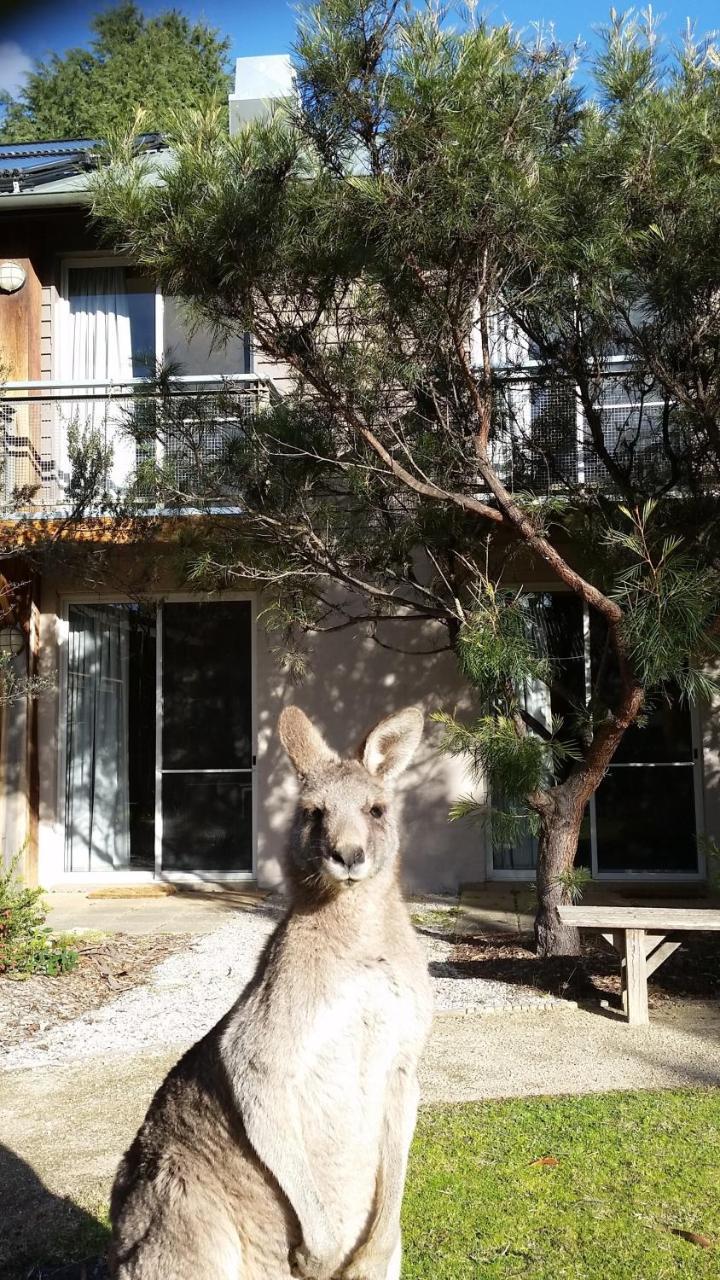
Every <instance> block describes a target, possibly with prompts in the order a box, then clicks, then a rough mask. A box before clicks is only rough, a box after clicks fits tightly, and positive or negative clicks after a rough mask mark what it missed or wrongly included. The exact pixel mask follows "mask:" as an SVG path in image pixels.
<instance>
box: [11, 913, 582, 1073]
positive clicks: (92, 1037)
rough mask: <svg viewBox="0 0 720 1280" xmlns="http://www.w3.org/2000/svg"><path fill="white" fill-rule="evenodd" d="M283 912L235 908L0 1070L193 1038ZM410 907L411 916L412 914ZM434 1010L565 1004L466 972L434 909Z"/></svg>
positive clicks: (221, 1005)
mask: <svg viewBox="0 0 720 1280" xmlns="http://www.w3.org/2000/svg"><path fill="white" fill-rule="evenodd" d="M280 914H281V908H280V907H273V906H268V905H264V906H263V907H261V908H257V909H255V910H251V911H247V912H238V913H237V915H235V916H233V917H232V919H231V920H230V922H229V923H228V924H225V925H223V926H222V927H221V928H218V929H215V930H214V931H213V932H212V933H209V934H206V935H205V936H204V937H201V938H199V939H198V940H197V941H195V942H193V943H192V944H191V945H190V946H188V948H187V949H186V950H183V951H182V952H180V953H178V954H177V955H174V956H172V957H170V959H168V960H166V961H164V962H163V963H162V964H160V965H158V967H157V968H156V969H155V970H153V972H152V973H151V975H150V978H149V980H148V981H147V982H146V983H144V984H143V985H141V986H137V987H134V988H133V989H132V990H131V991H127V992H125V993H124V994H123V995H122V996H120V997H119V998H118V999H117V1000H114V1001H112V1002H111V1003H108V1004H105V1005H103V1006H102V1007H101V1008H99V1009H95V1010H93V1011H92V1012H90V1013H87V1014H84V1015H83V1016H82V1017H79V1018H75V1019H73V1020H72V1021H68V1022H64V1023H62V1024H60V1025H57V1026H54V1027H53V1028H52V1029H50V1030H48V1031H45V1032H40V1033H38V1034H36V1035H33V1036H30V1037H29V1038H28V1039H27V1040H25V1041H23V1042H22V1043H21V1044H18V1045H15V1046H12V1047H9V1048H6V1049H5V1050H4V1051H1V1050H0V1071H13V1070H16V1069H18V1068H22V1067H38V1066H56V1065H59V1064H62V1063H70V1062H74V1061H79V1060H85V1059H89V1058H96V1057H102V1056H105V1055H108V1054H112V1053H122V1054H134V1053H145V1052H147V1053H158V1052H162V1051H163V1050H165V1049H169V1048H174V1047H175V1046H183V1045H189V1044H192V1043H194V1041H195V1040H197V1039H199V1037H200V1036H202V1035H204V1034H205V1032H206V1031H208V1030H209V1029H210V1027H212V1026H213V1025H214V1023H216V1022H217V1021H218V1019H219V1018H221V1017H222V1015H223V1014H224V1013H225V1012H226V1010H227V1009H228V1008H229V1007H230V1005H231V1004H232V1003H233V1002H234V1000H235V999H236V998H237V996H238V994H239V992H240V991H241V990H242V988H243V987H244V986H245V984H246V983H247V981H248V980H249V978H250V977H251V976H252V973H253V971H254V968H255V964H256V961H257V957H258V955H259V953H260V951H261V949H262V947H263V944H264V942H265V940H266V938H267V937H268V935H269V934H270V933H271V932H272V930H273V928H274V927H275V924H276V922H277V920H278V918H279V916H280ZM417 914H418V913H416V918H417ZM419 915H420V920H419V926H420V937H421V940H422V942H423V944H424V946H425V949H426V952H427V957H428V965H429V969H430V975H431V978H432V983H433V988H434V992H435V1007H436V1010H437V1011H438V1012H466V1013H483V1012H502V1011H513V1012H518V1011H522V1010H524V1011H528V1012H531V1011H538V1010H542V1009H547V1008H551V1007H557V1006H560V1007H562V1008H567V1007H568V1002H567V1001H561V1000H556V999H555V998H554V997H552V996H542V995H534V994H532V993H524V992H522V991H521V990H519V989H518V988H517V987H515V986H512V985H510V984H509V983H505V982H490V981H488V980H487V979H484V978H464V977H461V976H459V975H458V974H457V971H456V970H454V968H453V966H452V964H451V963H450V962H449V957H450V954H451V952H452V949H453V941H452V938H451V936H450V935H449V933H448V930H447V928H444V927H443V925H442V923H440V924H439V923H438V913H437V912H433V919H432V921H431V922H428V923H425V922H424V921H423V920H422V912H420V913H419Z"/></svg>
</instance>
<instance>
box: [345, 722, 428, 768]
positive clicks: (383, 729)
mask: <svg viewBox="0 0 720 1280" xmlns="http://www.w3.org/2000/svg"><path fill="white" fill-rule="evenodd" d="M422 731H423V713H422V711H421V710H420V708H419V707H405V710H404V711H396V712H394V714H393V715H391V716H386V717H385V719H384V720H381V721H380V723H379V724H376V725H375V728H374V729H371V730H370V732H369V734H368V736H367V738H366V739H365V741H364V742H363V743H362V744H361V746H360V759H361V760H362V762H363V764H364V765H365V768H366V769H367V771H368V773H372V774H373V775H374V776H375V777H378V778H387V779H388V781H390V782H391V781H393V779H395V778H397V777H399V775H400V774H401V773H402V772H403V770H405V769H407V767H408V765H409V763H410V761H411V760H412V758H413V756H414V755H415V752H416V751H417V748H418V744H419V742H420V739H421V737H422Z"/></svg>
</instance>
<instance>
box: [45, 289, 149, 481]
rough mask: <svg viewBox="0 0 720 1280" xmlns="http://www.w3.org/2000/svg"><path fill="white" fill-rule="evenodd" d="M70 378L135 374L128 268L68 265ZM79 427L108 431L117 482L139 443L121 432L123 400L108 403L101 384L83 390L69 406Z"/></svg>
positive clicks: (126, 378)
mask: <svg viewBox="0 0 720 1280" xmlns="http://www.w3.org/2000/svg"><path fill="white" fill-rule="evenodd" d="M69 280H70V288H69V295H70V296H69V302H70V327H69V334H68V349H69V355H70V359H69V365H70V367H69V369H68V371H67V376H68V380H69V381H70V382H87V381H90V380H93V379H95V380H101V381H104V382H112V383H115V384H123V383H128V382H130V380H131V379H132V376H133V358H132V357H133V353H132V335H131V327H130V307H129V300H128V294H127V289H126V287H125V268H124V267H120V266H118V267H87V268H85V267H83V268H72V269H71V270H70V276H69ZM71 414H72V417H73V418H74V420H75V421H76V422H77V423H78V425H79V426H80V428H81V429H82V428H84V429H86V430H88V429H91V430H93V431H96V432H101V433H102V434H103V435H104V442H105V444H106V446H107V445H110V444H111V445H112V449H113V462H112V476H111V479H112V482H113V486H114V487H115V488H117V487H119V486H120V485H121V484H122V483H123V482H124V481H125V480H126V479H127V477H128V475H129V473H130V472H131V470H132V469H133V467H134V465H135V446H134V442H133V441H132V440H131V439H130V437H129V435H128V434H127V433H125V432H123V431H122V429H121V428H122V421H123V412H122V403H121V402H120V403H118V402H115V403H113V402H108V400H107V398H106V397H105V395H104V393H103V391H102V389H101V388H100V389H98V392H97V393H96V395H95V396H93V394H92V392H90V391H88V392H87V393H85V395H84V396H83V398H82V399H78V400H77V401H76V402H74V403H73V405H72V406H71ZM60 456H61V467H60V471H61V479H63V480H67V479H68V477H69V473H70V468H69V459H68V455H67V428H66V429H65V430H64V431H61V448H60Z"/></svg>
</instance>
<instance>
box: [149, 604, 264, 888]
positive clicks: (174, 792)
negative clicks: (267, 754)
mask: <svg viewBox="0 0 720 1280" xmlns="http://www.w3.org/2000/svg"><path fill="white" fill-rule="evenodd" d="M161 666H162V677H161V744H160V746H161V749H160V762H159V776H158V782H159V788H160V821H159V823H158V834H157V840H158V844H159V850H160V865H161V869H162V870H163V871H165V872H173V871H194V872H198V873H207V872H213V871H216V872H221V873H227V872H232V871H250V870H251V869H252V767H253V758H252V688H251V666H252V664H251V616H250V604H249V603H248V602H247V601H228V602H222V603H202V604H192V603H191V604H187V603H178V604H164V605H163V607H162V655H161Z"/></svg>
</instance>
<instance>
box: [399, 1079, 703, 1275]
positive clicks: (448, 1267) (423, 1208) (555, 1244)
mask: <svg viewBox="0 0 720 1280" xmlns="http://www.w3.org/2000/svg"><path fill="white" fill-rule="evenodd" d="M544 1157H551V1158H552V1159H553V1160H556V1161H557V1164H556V1165H554V1164H536V1163H533V1162H534V1161H537V1160H539V1159H542V1158H544ZM404 1229H405V1265H404V1270H403V1277H404V1280H501V1278H502V1280H510V1277H514V1276H519V1277H523V1280H576V1278H577V1280H591V1278H592V1280H615V1278H616V1277H618V1278H619V1277H622V1280H670V1277H673V1278H674V1277H678V1276H679V1277H693V1278H695V1277H697V1280H700V1277H702V1278H703V1280H705V1278H707V1280H711V1278H712V1280H718V1277H720V1091H716V1090H702V1091H700V1090H687V1091H677V1092H664V1093H615V1094H604V1095H599V1096H597V1095H596V1096H592V1097H582V1098H563V1099H558V1098H550V1099H528V1100H527V1101H519V1102H518V1101H512V1102H500V1103H491V1104H473V1105H464V1106H447V1107H435V1108H432V1109H431V1108H427V1109H425V1110H423V1112H422V1113H421V1117H420V1122H419V1125H418V1131H417V1137H416V1141H415V1144H414V1146H413V1151H412V1156H411V1161H410V1172H409V1178H408V1186H407V1192H406V1199H405V1209H404ZM674 1231H688V1232H693V1233H696V1234H699V1235H702V1236H704V1237H708V1238H710V1239H711V1240H712V1241H713V1242H714V1247H712V1248H703V1247H702V1246H701V1245H699V1244H698V1243H693V1242H691V1241H689V1240H687V1239H685V1238H683V1237H681V1236H678V1235H674V1234H673V1232H674Z"/></svg>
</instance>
